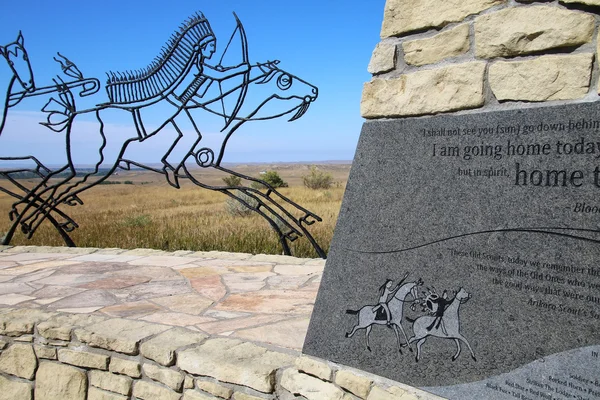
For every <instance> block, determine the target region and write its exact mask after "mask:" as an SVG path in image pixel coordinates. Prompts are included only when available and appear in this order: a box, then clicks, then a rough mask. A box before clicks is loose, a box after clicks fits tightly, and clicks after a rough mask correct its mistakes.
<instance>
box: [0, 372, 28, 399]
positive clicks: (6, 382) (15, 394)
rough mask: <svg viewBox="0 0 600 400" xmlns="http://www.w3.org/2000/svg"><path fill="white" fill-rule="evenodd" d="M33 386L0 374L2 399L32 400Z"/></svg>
mask: <svg viewBox="0 0 600 400" xmlns="http://www.w3.org/2000/svg"><path fill="white" fill-rule="evenodd" d="M32 391H33V386H32V385H31V384H29V383H25V382H15V381H11V380H10V379H6V378H5V377H3V376H2V375H0V400H31V399H32V396H31V393H32Z"/></svg>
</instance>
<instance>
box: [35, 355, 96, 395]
mask: <svg viewBox="0 0 600 400" xmlns="http://www.w3.org/2000/svg"><path fill="white" fill-rule="evenodd" d="M34 393H35V400H56V399H61V400H85V398H86V394H87V377H86V375H85V373H84V372H82V371H80V370H79V369H77V368H75V367H70V366H68V365H64V364H59V363H55V362H42V363H41V364H40V367H39V368H38V370H37V373H36V375H35V392H34Z"/></svg>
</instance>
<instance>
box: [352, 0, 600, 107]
mask: <svg viewBox="0 0 600 400" xmlns="http://www.w3.org/2000/svg"><path fill="white" fill-rule="evenodd" d="M599 22H600V1H599V0H554V1H537V0H519V1H515V0H387V2H386V5H385V12H384V21H383V25H382V29H381V38H382V40H381V42H380V43H379V44H378V45H377V47H376V48H375V50H374V52H373V57H372V59H371V62H370V64H369V72H370V73H371V74H373V78H372V80H371V81H370V82H368V83H366V84H365V85H364V89H363V99H362V103H361V113H362V116H363V117H365V118H389V117H408V116H420V115H431V114H437V113H445V112H455V111H461V110H481V109H507V108H519V107H523V106H525V105H527V106H532V105H533V106H535V105H539V104H545V103H547V102H553V104H560V103H564V102H573V101H575V102H583V101H594V100H597V98H598V94H599V93H600V87H599V86H598V72H597V70H598V66H597V64H598V61H597V54H598V52H599V50H598V49H599V48H598V46H599V44H600V41H599V40H598V35H599V32H598V25H599ZM530 103H531V104H530Z"/></svg>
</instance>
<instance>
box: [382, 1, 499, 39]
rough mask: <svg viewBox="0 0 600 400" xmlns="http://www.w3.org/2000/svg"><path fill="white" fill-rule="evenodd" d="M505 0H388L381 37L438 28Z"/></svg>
mask: <svg viewBox="0 0 600 400" xmlns="http://www.w3.org/2000/svg"><path fill="white" fill-rule="evenodd" d="M504 3H506V0H419V1H415V0H387V1H386V4H385V13H384V17H383V25H382V27H381V37H382V38H386V37H389V36H398V35H401V34H403V33H407V32H412V31H416V30H422V29H425V28H437V27H440V26H445V25H447V24H449V23H451V22H460V21H462V20H463V19H465V18H466V17H467V16H469V15H473V14H477V13H479V12H481V11H483V10H487V9H488V8H490V7H494V6H497V5H500V4H504Z"/></svg>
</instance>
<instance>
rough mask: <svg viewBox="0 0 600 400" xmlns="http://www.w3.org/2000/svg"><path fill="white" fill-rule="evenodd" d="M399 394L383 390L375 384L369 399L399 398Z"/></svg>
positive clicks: (391, 399) (386, 399)
mask: <svg viewBox="0 0 600 400" xmlns="http://www.w3.org/2000/svg"><path fill="white" fill-rule="evenodd" d="M397 399H398V396H397V395H395V394H392V393H390V392H388V391H387V390H383V389H382V388H380V387H378V386H374V387H373V389H371V393H369V397H367V400H397Z"/></svg>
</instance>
